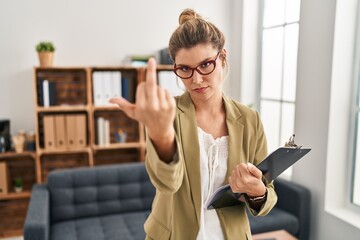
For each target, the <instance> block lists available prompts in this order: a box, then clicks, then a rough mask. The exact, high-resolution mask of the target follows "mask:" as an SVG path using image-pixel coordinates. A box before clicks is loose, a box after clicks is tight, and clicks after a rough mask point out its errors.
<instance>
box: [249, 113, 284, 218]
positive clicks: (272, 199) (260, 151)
mask: <svg viewBox="0 0 360 240" xmlns="http://www.w3.org/2000/svg"><path fill="white" fill-rule="evenodd" d="M266 155H267V142H266V136H265V132H264V127H263V124H262V122H261V119H260V117H259V114H258V113H256V150H255V158H254V165H258V164H259V163H260V162H261V161H262V160H264V158H265V157H266ZM262 180H263V182H264V184H265V186H266V189H267V197H266V201H265V202H264V204H263V205H262V207H261V209H260V211H259V212H257V211H255V210H254V209H252V208H251V207H250V205H249V203H248V202H247V201H246V206H247V207H248V209H249V210H250V212H251V214H252V215H254V216H264V215H267V214H268V213H269V212H270V211H271V209H272V208H273V207H274V206H275V204H276V202H277V195H276V192H275V189H274V184H273V181H271V182H268V181H267V180H266V179H265V178H264V177H262Z"/></svg>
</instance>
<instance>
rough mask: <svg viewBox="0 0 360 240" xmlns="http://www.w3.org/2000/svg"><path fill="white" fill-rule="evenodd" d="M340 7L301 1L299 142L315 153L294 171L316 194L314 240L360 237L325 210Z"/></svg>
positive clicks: (324, 0) (327, 1)
mask: <svg viewBox="0 0 360 240" xmlns="http://www.w3.org/2000/svg"><path fill="white" fill-rule="evenodd" d="M337 4H340V3H339V2H337V1H336V0H316V1H314V0H302V4H301V16H300V34H299V55H298V80H297V92H296V95H297V98H296V120H295V132H296V136H297V142H298V143H302V145H306V146H309V147H311V148H312V151H311V152H310V153H309V155H308V156H307V157H306V158H305V159H304V160H303V161H300V162H299V163H297V164H296V165H295V166H294V168H293V180H294V181H295V182H298V183H300V184H302V185H305V186H307V187H308V188H310V190H311V193H312V202H311V208H312V209H311V210H312V214H311V224H310V225H311V239H312V240H322V239H329V240H332V239H333V240H338V239H358V238H359V236H360V230H359V229H357V228H355V227H353V226H352V225H350V224H348V223H346V222H344V221H342V220H339V219H338V218H336V217H334V216H333V215H330V214H328V213H327V212H326V211H325V206H324V201H325V179H326V172H325V170H326V167H327V159H328V157H329V156H327V153H328V136H329V129H328V127H329V111H330V99H331V96H330V93H331V79H332V75H331V73H332V67H333V66H332V64H333V43H334V27H335V24H334V23H335V18H336V15H335V8H336V5H337ZM340 61H341V60H340ZM343 77H346V76H345V75H344V76H343ZM334 90H335V91H336V89H334ZM343 97H344V98H346V97H347V96H343ZM338 164H345V159H338ZM332 177H334V178H336V177H338V175H337V174H333V176H332ZM332 191H333V193H332V194H334V195H336V194H343V191H341V189H338V188H333V189H332Z"/></svg>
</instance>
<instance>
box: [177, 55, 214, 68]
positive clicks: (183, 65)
mask: <svg viewBox="0 0 360 240" xmlns="http://www.w3.org/2000/svg"><path fill="white" fill-rule="evenodd" d="M210 60H211V57H208V58H206V59H204V60H202V61H201V62H199V63H197V64H196V65H195V66H199V65H200V64H202V63H204V62H207V61H210ZM176 66H181V67H190V66H189V65H187V64H176Z"/></svg>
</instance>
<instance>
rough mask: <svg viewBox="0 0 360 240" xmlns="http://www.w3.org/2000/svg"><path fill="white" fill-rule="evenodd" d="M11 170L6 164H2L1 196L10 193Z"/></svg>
mask: <svg viewBox="0 0 360 240" xmlns="http://www.w3.org/2000/svg"><path fill="white" fill-rule="evenodd" d="M9 179H10V177H9V169H8V166H7V164H6V162H0V196H1V195H6V194H8V193H9V192H10V188H9V186H10V182H9Z"/></svg>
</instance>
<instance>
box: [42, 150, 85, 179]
mask: <svg viewBox="0 0 360 240" xmlns="http://www.w3.org/2000/svg"><path fill="white" fill-rule="evenodd" d="M40 162H41V173H42V174H41V180H42V182H46V180H47V176H48V174H49V173H50V172H51V171H53V170H58V169H67V168H75V167H88V166H89V154H88V153H67V154H57V155H42V156H41V157H40Z"/></svg>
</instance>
